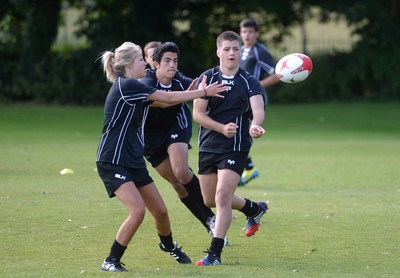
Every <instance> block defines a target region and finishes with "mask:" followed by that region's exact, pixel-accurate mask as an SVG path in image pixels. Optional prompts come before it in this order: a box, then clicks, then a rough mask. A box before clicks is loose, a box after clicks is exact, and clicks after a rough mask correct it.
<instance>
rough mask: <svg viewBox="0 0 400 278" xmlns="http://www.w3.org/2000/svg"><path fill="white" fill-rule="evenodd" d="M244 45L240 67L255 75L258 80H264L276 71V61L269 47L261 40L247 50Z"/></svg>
mask: <svg viewBox="0 0 400 278" xmlns="http://www.w3.org/2000/svg"><path fill="white" fill-rule="evenodd" d="M245 49H246V48H245V47H244V46H242V49H241V57H240V67H241V68H242V69H244V70H245V71H247V72H248V73H250V74H251V75H253V76H254V77H255V78H256V79H257V80H262V79H264V78H266V77H267V76H268V75H271V74H273V73H274V71H275V65H276V63H275V61H274V59H273V58H272V56H271V54H270V53H269V51H268V49H267V48H266V47H265V46H264V45H262V44H261V43H260V42H257V43H256V44H254V45H253V46H252V47H251V48H250V50H249V51H248V52H247V51H246V50H245Z"/></svg>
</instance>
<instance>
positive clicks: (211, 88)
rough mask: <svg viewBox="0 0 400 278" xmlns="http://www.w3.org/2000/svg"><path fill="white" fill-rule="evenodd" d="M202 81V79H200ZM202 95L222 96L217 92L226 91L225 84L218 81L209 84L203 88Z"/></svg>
mask: <svg viewBox="0 0 400 278" xmlns="http://www.w3.org/2000/svg"><path fill="white" fill-rule="evenodd" d="M202 82H203V81H202ZM204 90H205V92H204V96H206V97H219V98H224V96H221V95H220V94H219V93H221V92H225V91H226V86H225V85H224V84H222V83H220V84H218V81H216V82H214V83H211V84H209V85H208V86H207V87H205V88H204Z"/></svg>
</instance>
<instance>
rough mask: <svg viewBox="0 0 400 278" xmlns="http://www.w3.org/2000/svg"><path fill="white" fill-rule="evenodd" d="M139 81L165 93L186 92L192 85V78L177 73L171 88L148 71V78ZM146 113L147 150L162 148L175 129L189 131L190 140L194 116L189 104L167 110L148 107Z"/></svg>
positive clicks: (153, 72) (152, 72) (145, 136)
mask: <svg viewBox="0 0 400 278" xmlns="http://www.w3.org/2000/svg"><path fill="white" fill-rule="evenodd" d="M139 81H140V82H142V83H144V84H146V85H148V86H151V87H154V88H156V89H157V90H160V91H165V92H172V91H185V90H186V89H187V88H188V87H189V85H190V84H191V83H192V79H191V78H189V77H186V76H185V75H183V74H182V73H180V72H177V73H176V75H175V76H174V78H173V79H172V82H171V84H170V85H169V86H164V85H162V84H161V83H160V81H159V80H158V79H157V76H156V72H155V71H147V72H146V77H144V78H141V79H139ZM147 110H148V111H147ZM146 113H147V116H146V122H145V126H144V140H145V147H146V149H155V148H158V147H159V146H161V145H162V144H163V143H164V140H165V138H166V136H169V133H170V132H171V128H173V127H175V128H176V127H179V128H180V129H182V130H187V132H188V139H190V135H191V131H192V116H191V113H190V109H189V106H188V104H187V103H180V104H177V105H174V106H170V107H166V108H160V107H148V108H146Z"/></svg>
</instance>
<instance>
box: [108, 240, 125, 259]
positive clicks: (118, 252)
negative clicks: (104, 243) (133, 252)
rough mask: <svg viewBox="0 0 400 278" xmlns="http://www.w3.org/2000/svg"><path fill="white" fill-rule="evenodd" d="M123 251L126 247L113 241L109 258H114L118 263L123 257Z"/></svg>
mask: <svg viewBox="0 0 400 278" xmlns="http://www.w3.org/2000/svg"><path fill="white" fill-rule="evenodd" d="M125 250H126V246H123V245H121V244H120V243H119V242H118V241H117V240H114V243H113V244H112V246H111V251H110V256H109V257H112V258H115V259H116V260H117V261H118V262H119V261H120V260H121V258H122V256H123V255H124V252H125Z"/></svg>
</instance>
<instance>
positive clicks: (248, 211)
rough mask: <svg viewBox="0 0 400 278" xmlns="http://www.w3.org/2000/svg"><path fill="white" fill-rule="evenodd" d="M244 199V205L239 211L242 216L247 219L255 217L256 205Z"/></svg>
mask: <svg viewBox="0 0 400 278" xmlns="http://www.w3.org/2000/svg"><path fill="white" fill-rule="evenodd" d="M244 199H245V200H246V204H245V205H244V207H243V208H242V209H240V210H239V211H241V212H243V213H244V215H246V216H248V217H251V216H254V215H256V214H257V212H258V204H257V203H255V202H253V201H251V200H249V199H246V198H244Z"/></svg>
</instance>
